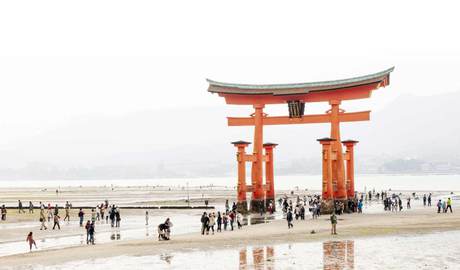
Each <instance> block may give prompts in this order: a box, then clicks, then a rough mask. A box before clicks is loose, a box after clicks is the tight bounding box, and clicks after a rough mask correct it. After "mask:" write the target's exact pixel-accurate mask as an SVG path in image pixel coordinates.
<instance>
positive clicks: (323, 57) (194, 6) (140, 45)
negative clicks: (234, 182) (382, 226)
mask: <svg viewBox="0 0 460 270" xmlns="http://www.w3.org/2000/svg"><path fill="white" fill-rule="evenodd" d="M458 10H459V4H457V2H456V1H443V2H432V1H403V2H402V1H353V2H351V1H327V2H324V1H312V2H307V1H290V2H283V3H281V2H279V1H231V2H227V3H222V2H218V1H77V2H68V1H46V2H41V1H40V2H38V1H8V2H6V1H3V2H1V3H0V91H1V94H2V95H1V98H0V131H1V132H0V155H1V157H0V160H1V164H0V168H18V167H22V166H26V165H27V164H30V163H37V162H38V163H45V164H53V165H56V166H65V167H68V166H104V165H114V164H119V163H123V164H125V163H132V164H133V165H136V164H138V165H139V166H141V165H144V164H152V166H158V164H163V163H174V161H175V160H186V159H187V158H188V159H199V160H203V162H207V161H208V159H207V158H209V156H208V154H209V153H210V152H211V153H213V154H216V156H218V157H219V158H218V159H219V161H220V160H222V161H225V162H227V159H226V158H227V157H228V159H229V161H230V162H231V159H232V158H233V149H232V148H231V146H230V145H228V142H229V141H230V140H232V139H240V138H243V137H244V139H249V140H251V131H250V129H239V128H228V127H226V126H225V119H224V116H226V115H247V114H249V113H250V109H249V108H245V107H229V106H227V105H225V104H224V101H223V100H222V99H221V98H219V97H217V96H216V95H211V94H209V93H208V92H207V91H206V89H207V84H206V81H205V78H212V79H215V80H221V81H229V82H242V83H289V82H303V81H316V80H329V79H338V78H345V77H351V76H357V75H363V74H367V73H372V72H377V71H380V70H383V69H386V68H388V67H391V66H395V67H396V69H395V71H394V73H392V75H391V83H390V86H389V87H387V88H384V89H379V90H378V91H375V92H374V94H373V96H372V97H371V99H369V100H363V101H354V102H348V103H344V105H343V106H344V108H345V109H346V110H348V111H353V110H364V109H373V110H374V111H375V112H377V113H378V112H385V111H386V112H389V111H390V110H389V109H387V107H391V106H392V105H391V104H395V103H393V102H394V101H395V100H396V101H398V100H397V99H398V97H399V96H403V99H404V97H407V96H409V95H414V96H436V95H438V96H439V95H440V96H443V95H444V94H446V93H449V92H456V91H460V82H459V80H458V77H459V72H460V51H459V50H460V37H459V35H458V25H460V17H459V16H458ZM447 96H448V95H447ZM416 100H418V99H414V102H410V101H409V102H399V101H398V102H397V103H396V104H404V106H408V107H407V108H406V107H403V108H398V110H399V111H400V112H404V111H405V110H408V111H412V110H413V111H417V112H418V113H417V114H415V115H413V116H412V117H409V118H407V121H410V120H414V121H415V122H417V123H418V122H419V121H423V119H424V118H425V117H426V116H427V115H428V114H430V113H431V112H432V109H431V108H430V106H432V105H433V107H435V108H436V110H441V111H442V110H446V115H448V116H450V117H452V114H448V112H450V111H449V110H450V108H448V107H445V106H457V104H458V103H456V102H457V100H456V99H452V100H448V101H450V103H449V102H446V103H445V104H446V105H445V106H441V107H439V106H436V104H430V102H429V101H428V102H427V99H424V102H423V105H421V104H419V103H417V102H416ZM433 100H437V99H433ZM443 104H444V103H443ZM394 106H402V105H394ZM421 106H423V107H421ZM194 108H197V109H194ZM326 109H327V107H326V106H324V105H321V104H314V105H311V106H309V107H308V108H307V113H316V112H324V111H325V110H326ZM386 109H387V110H386ZM215 110H218V113H215V112H214V111H215ZM268 110H269V113H272V114H281V113H285V108H284V106H275V107H273V108H268ZM152 111H153V112H152ZM194 111H196V112H197V113H196V114H193V113H189V115H187V113H186V112H194ZM181 112H182V113H183V112H185V114H184V115H178V114H180V113H181ZM169 114H172V115H173V117H172V116H170V115H169ZM136 115H139V118H136ZM189 116H199V117H193V118H191V117H189ZM126 119H128V120H127V121H125V120H126ZM171 119H173V120H174V121H170V120H171ZM219 119H220V122H219ZM385 119H398V115H396V116H395V115H392V114H389V115H388V118H387V117H386V115H382V114H379V115H378V117H377V118H374V119H373V120H372V121H371V122H369V123H359V124H357V125H356V128H352V126H350V125H347V127H345V129H348V130H350V132H349V133H352V135H353V136H354V137H356V139H359V140H362V141H364V142H366V141H367V142H368V144H367V145H366V144H365V143H363V148H364V147H365V149H368V150H364V149H363V151H364V152H363V153H365V154H372V153H374V154H375V155H379V154H382V155H387V154H389V153H388V149H393V148H391V147H390V143H388V142H389V141H401V140H402V143H401V145H404V147H403V149H405V150H404V151H399V150H401V149H402V148H401V147H394V151H393V152H394V153H390V154H394V155H395V156H398V157H407V156H411V157H425V156H427V155H431V154H434V153H437V151H438V150H439V149H437V148H432V146H429V147H428V146H424V147H422V146H423V142H421V141H420V140H422V139H418V137H419V136H421V134H422V133H424V132H428V133H429V135H430V136H428V137H430V138H436V135H435V132H436V133H439V134H444V135H442V136H441V135H439V136H440V137H439V138H441V137H442V138H443V140H442V142H443V145H447V143H445V140H444V139H447V137H448V136H446V135H445V134H446V132H444V130H448V131H449V132H450V131H451V130H458V129H456V128H457V127H458V125H459V124H458V121H442V120H441V119H438V122H437V123H436V130H430V129H428V130H418V129H414V128H407V131H406V132H401V133H397V134H393V133H391V132H390V133H388V134H379V135H378V136H377V135H375V136H374V135H372V132H377V131H378V132H382V131H383V132H385V131H386V130H385V128H384V127H381V125H382V123H387V121H389V120H385ZM427 119H428V120H430V119H432V118H430V117H427ZM203 122H209V123H212V125H203ZM130 124H131V125H130ZM120 125H122V126H120ZM372 126H374V128H375V130H374V131H372V130H367V129H369V128H370V127H372ZM408 126H411V123H407V122H404V123H399V124H398V125H396V126H394V127H393V128H396V129H405V128H406V127H408ZM415 126H416V127H419V126H418V125H415ZM425 126H426V127H430V123H429V122H428V123H426V124H425ZM144 127H145V129H143V128H144ZM197 127H199V129H198V128H197ZM361 127H364V128H361ZM421 127H423V125H421ZM216 130H218V131H219V132H216ZM271 130H272V131H271ZM353 131H356V132H353ZM361 131H362V132H361ZM308 132H311V133H312V134H311V137H306V136H305V134H306V133H308ZM324 133H327V128H326V127H316V126H315V127H307V126H304V127H285V128H284V129H283V128H279V127H277V128H268V129H267V139H273V140H276V141H277V142H285V144H286V148H287V149H289V151H287V150H280V152H281V153H280V154H282V153H283V151H286V152H284V153H285V154H284V158H282V159H281V160H288V158H287V157H293V158H297V157H308V156H310V154H308V155H307V154H305V153H302V152H301V151H296V150H297V149H296V145H295V143H293V141H294V140H296V139H297V138H298V140H303V139H305V140H310V141H312V142H308V143H302V144H301V145H302V146H303V147H305V148H306V149H307V150H306V151H308V152H312V153H316V152H315V151H317V148H313V147H315V146H313V145H316V142H315V141H314V140H313V139H314V138H316V137H318V136H316V134H318V135H321V136H322V135H323V134H324ZM407 133H410V134H407ZM269 134H272V135H269ZM401 134H404V135H405V136H404V137H401V136H400V135H401ZM216 135H217V136H216ZM273 135H275V136H273ZM325 135H327V134H325ZM452 135H454V136H456V134H452ZM270 136H273V137H272V138H270ZM433 140H434V139H433ZM430 142H431V143H432V144H433V143H434V142H433V141H430ZM432 144H431V145H432ZM191 145H193V147H194V148H193V151H189V154H185V153H184V151H183V149H182V147H183V146H191ZM286 148H285V149H286ZM426 148H429V149H432V150H431V151H425V150H426ZM447 148H448V147H442V152H443V153H444V152H445V151H448V149H447ZM198 149H202V150H198ZM371 149H372V150H371ZM439 151H441V150H439ZM190 152H191V153H194V154H196V155H197V156H199V157H198V158H197V157H193V155H192V154H190ZM127 153H137V154H136V155H129V154H127ZM138 153H150V154H145V155H144V158H143V155H142V154H138ZM152 153H153V154H152ZM155 153H157V154H155ZM217 153H218V154H217ZM296 153H299V154H296ZM184 155H185V157H184ZM187 155H190V157H188V156H187ZM134 156H135V157H134ZM152 156H155V157H152ZM159 156H161V157H159ZM177 156H181V157H179V158H178V157H177ZM128 157H132V158H128ZM214 159H216V158H214Z"/></svg>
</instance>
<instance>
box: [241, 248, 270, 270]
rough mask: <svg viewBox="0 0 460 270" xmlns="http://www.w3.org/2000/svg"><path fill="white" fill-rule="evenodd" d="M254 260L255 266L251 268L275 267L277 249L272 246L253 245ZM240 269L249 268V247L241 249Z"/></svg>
mask: <svg viewBox="0 0 460 270" xmlns="http://www.w3.org/2000/svg"><path fill="white" fill-rule="evenodd" d="M252 261H253V266H254V268H251V269H257V270H259V269H275V268H274V262H275V250H274V248H273V247H272V246H266V247H253V248H252ZM239 269H240V270H246V269H248V257H247V248H242V249H241V250H240V260H239Z"/></svg>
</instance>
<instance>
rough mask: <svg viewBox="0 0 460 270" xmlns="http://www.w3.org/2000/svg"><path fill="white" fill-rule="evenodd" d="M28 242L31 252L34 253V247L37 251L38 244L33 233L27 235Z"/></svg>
mask: <svg viewBox="0 0 460 270" xmlns="http://www.w3.org/2000/svg"><path fill="white" fill-rule="evenodd" d="M26 242H29V248H30V251H32V245H34V246H35V249H37V244H36V243H35V240H34V237H33V236H32V232H30V233H29V234H28V235H27V238H26Z"/></svg>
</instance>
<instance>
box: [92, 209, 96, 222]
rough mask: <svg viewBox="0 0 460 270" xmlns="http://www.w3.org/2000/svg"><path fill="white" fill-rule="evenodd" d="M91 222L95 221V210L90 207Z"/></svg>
mask: <svg viewBox="0 0 460 270" xmlns="http://www.w3.org/2000/svg"><path fill="white" fill-rule="evenodd" d="M91 222H96V210H94V208H93V209H91Z"/></svg>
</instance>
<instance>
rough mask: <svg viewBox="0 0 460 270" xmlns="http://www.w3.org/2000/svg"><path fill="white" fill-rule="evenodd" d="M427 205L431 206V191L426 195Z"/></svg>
mask: <svg viewBox="0 0 460 270" xmlns="http://www.w3.org/2000/svg"><path fill="white" fill-rule="evenodd" d="M428 206H431V193H430V194H429V195H428Z"/></svg>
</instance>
